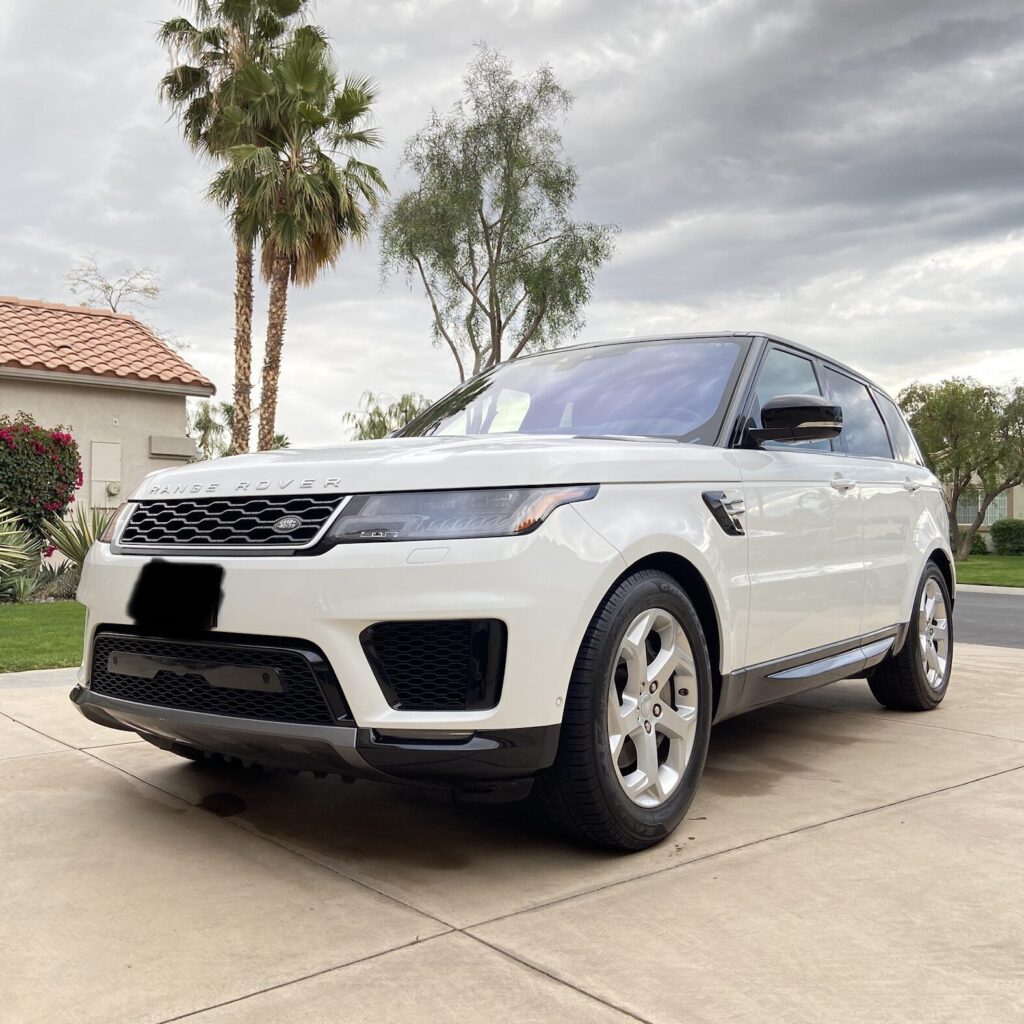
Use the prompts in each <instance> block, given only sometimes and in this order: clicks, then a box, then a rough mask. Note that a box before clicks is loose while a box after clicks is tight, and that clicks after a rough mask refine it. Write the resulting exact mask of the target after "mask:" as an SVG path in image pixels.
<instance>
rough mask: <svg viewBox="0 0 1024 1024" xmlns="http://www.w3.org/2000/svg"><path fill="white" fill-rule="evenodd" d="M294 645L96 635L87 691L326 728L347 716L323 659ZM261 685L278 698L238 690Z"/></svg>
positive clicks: (339, 693)
mask: <svg viewBox="0 0 1024 1024" xmlns="http://www.w3.org/2000/svg"><path fill="white" fill-rule="evenodd" d="M286 642H287V641H286ZM295 643H296V644H297V646H295V647H279V646H276V645H271V644H270V643H266V644H261V643H254V642H253V641H252V639H251V638H249V639H248V641H247V642H239V640H237V639H234V640H221V639H219V638H218V639H217V640H209V641H207V640H202V641H191V640H190V641H184V640H182V641H179V640H166V639H158V638H154V637H145V636H136V635H133V634H127V633H120V632H100V633H98V634H97V635H96V641H95V644H94V645H93V654H92V663H91V672H90V688H91V689H92V690H93V692H95V693H101V694H104V695H105V696H107V697H116V698H117V699H118V700H129V701H133V702H135V703H137V704H153V705H156V706H157V707H165V708H177V709H178V710H181V711H201V712H203V713H204V714H208V715H230V716H232V717H235V718H260V719H264V720H266V721H270V722H302V723H306V724H310V725H333V724H335V723H336V722H337V721H338V720H339V719H342V718H347V717H349V716H348V710H347V707H346V705H345V702H344V698H343V697H342V695H341V689H340V688H339V686H338V683H337V680H336V679H335V677H334V674H333V672H332V671H331V669H330V666H329V665H328V663H327V661H326V659H325V658H324V657H323V655H322V654H320V652H319V651H318V650H317V649H316V648H314V647H306V646H299V645H298V642H295ZM232 670H235V671H234V673H233V671H232ZM238 670H241V672H239V671H238ZM245 670H248V671H247V672H246V671H245ZM239 674H241V676H242V678H241V679H239V678H238V676H239ZM211 679H212V680H213V682H211ZM261 680H269V681H270V682H271V683H272V684H273V685H274V686H275V687H276V688H277V689H278V690H279V691H280V692H267V691H266V690H261V689H247V688H245V687H247V686H253V685H255V686H260V685H265V684H264V683H263V682H261Z"/></svg>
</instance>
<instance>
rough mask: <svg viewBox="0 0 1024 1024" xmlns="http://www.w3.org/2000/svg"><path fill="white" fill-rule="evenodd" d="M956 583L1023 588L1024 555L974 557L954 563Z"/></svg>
mask: <svg viewBox="0 0 1024 1024" xmlns="http://www.w3.org/2000/svg"><path fill="white" fill-rule="evenodd" d="M956 581H957V583H979V584H981V585H982V586H985V587H1024V555H975V556H974V557H973V558H968V559H967V561H966V562H957V563H956Z"/></svg>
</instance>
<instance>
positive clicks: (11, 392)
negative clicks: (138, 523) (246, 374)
mask: <svg viewBox="0 0 1024 1024" xmlns="http://www.w3.org/2000/svg"><path fill="white" fill-rule="evenodd" d="M20 409H23V410H24V411H25V412H27V413H30V414H31V415H32V416H34V417H35V419H36V421H37V422H38V423H39V424H40V425H42V426H45V427H52V426H56V425H57V424H63V425H64V426H65V427H67V428H68V429H69V430H70V431H71V433H72V434H73V435H74V438H75V440H76V441H77V442H78V447H79V449H80V451H81V453H82V474H83V476H84V478H85V483H84V485H83V487H82V489H81V491H79V492H78V494H77V495H76V499H77V501H79V502H82V503H83V504H84V505H85V506H86V507H87V508H88V507H92V506H93V505H94V504H95V505H98V506H100V507H106V508H114V507H116V506H117V505H119V504H120V503H121V501H123V500H124V497H125V496H127V495H128V494H130V493H131V491H132V490H133V489H134V488H135V486H136V485H137V484H138V483H139V481H140V480H141V479H142V478H143V477H144V476H145V475H146V474H147V473H150V472H152V471H153V470H155V469H167V468H169V467H172V466H177V465H181V462H182V460H181V459H180V458H154V457H152V456H151V455H150V453H149V451H150V437H151V436H152V435H156V436H165V437H181V438H183V437H185V435H186V422H187V420H186V413H185V396H184V395H173V394H172V395H168V394H161V393H159V392H150V391H134V390H131V389H129V388H123V387H95V386H90V385H81V384H71V383H63V382H54V383H49V382H47V383H44V382H42V381H29V380H18V379H16V378H12V377H3V376H0V412H5V413H9V414H12V415H13V414H14V413H16V412H17V411H18V410H20ZM93 442H105V443H106V444H107V445H111V444H114V445H120V452H119V453H118V452H117V451H116V449H115V448H112V447H102V446H101V447H99V448H97V449H96V451H97V453H98V461H100V462H102V461H103V459H104V458H105V459H106V461H107V462H108V463H113V464H114V466H115V467H117V468H119V471H120V474H121V480H120V482H121V494H120V495H118V496H110V495H106V494H105V490H106V488H105V486H102V485H101V484H99V483H97V484H95V485H94V483H93V480H94V472H93V471H94V466H93V451H94V449H93ZM95 468H97V469H98V470H101V471H102V466H97V467H95ZM107 472H109V471H107Z"/></svg>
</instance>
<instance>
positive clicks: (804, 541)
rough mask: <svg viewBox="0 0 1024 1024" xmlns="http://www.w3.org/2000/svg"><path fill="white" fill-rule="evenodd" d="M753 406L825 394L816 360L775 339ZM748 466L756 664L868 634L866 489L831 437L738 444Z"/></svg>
mask: <svg viewBox="0 0 1024 1024" xmlns="http://www.w3.org/2000/svg"><path fill="white" fill-rule="evenodd" d="M754 390H755V398H756V401H755V406H754V407H753V408H752V409H751V410H750V415H751V417H752V418H753V419H754V421H755V423H756V424H757V425H760V410H761V406H762V405H763V404H764V403H765V402H766V401H768V399H770V398H774V397H776V396H778V395H802V394H815V395H819V394H822V393H823V392H822V388H821V384H820V382H819V379H818V373H817V371H816V368H815V365H814V363H813V362H812V361H811V360H810V359H808V358H806V357H805V356H803V355H798V354H797V353H795V352H791V351H789V350H788V349H784V348H780V347H776V346H774V345H773V346H771V347H769V349H768V350H767V352H766V353H765V356H764V358H763V359H762V362H761V366H760V367H759V369H758V376H757V380H756V383H755V386H754ZM734 455H735V456H736V458H737V461H738V463H739V466H740V471H741V472H742V474H743V481H744V496H745V503H746V514H745V516H744V521H745V524H746V532H747V538H748V575H749V578H750V619H749V623H750V624H749V631H748V640H747V662H748V664H761V663H763V662H766V661H774V660H776V659H780V658H787V657H791V656H793V655H797V654H802V653H803V652H805V651H811V650H814V649H815V648H819V647H824V646H826V645H828V644H833V643H838V642H840V641H844V640H849V639H851V638H854V637H856V636H859V635H860V633H861V632H862V630H861V618H862V605H863V595H864V556H863V528H862V511H861V493H860V489H859V488H858V486H857V483H856V481H855V480H853V479H851V478H850V477H849V475H848V474H847V472H846V464H847V459H845V458H844V457H841V456H837V455H836V454H835V453H834V452H833V450H832V444H831V443H830V442H828V441H814V442H807V443H800V444H772V443H769V444H766V445H764V447H763V449H738V450H736V451H735V452H734Z"/></svg>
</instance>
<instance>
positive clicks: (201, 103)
mask: <svg viewBox="0 0 1024 1024" xmlns="http://www.w3.org/2000/svg"><path fill="white" fill-rule="evenodd" d="M190 2H191V8H192V16H193V17H192V20H189V19H188V18H171V19H170V20H168V21H165V22H164V23H163V24H162V25H161V26H160V30H159V32H158V33H157V38H158V39H159V41H160V42H161V43H163V44H164V45H165V46H166V47H167V49H168V52H169V53H170V55H171V58H172V60H177V59H178V57H179V56H180V57H184V58H185V63H181V64H176V65H175V66H174V67H172V68H171V70H170V71H168V72H167V74H166V75H164V77H163V78H162V79H161V81H160V95H161V96H162V98H163V99H165V100H166V101H167V102H169V103H170V104H171V106H172V107H173V108H174V109H175V110H176V111H177V113H178V116H179V120H180V122H181V128H182V132H183V134H184V136H185V139H186V141H187V142H188V143H189V145H190V146H191V147H192V148H193V149H194V150H195V151H196V152H198V153H201V154H203V155H205V156H207V157H209V158H211V159H214V160H220V161H223V160H225V159H226V157H225V150H226V148H227V147H228V146H229V145H234V144H237V143H238V142H239V141H241V137H240V134H239V133H240V130H241V126H242V122H243V118H242V117H241V111H240V109H239V106H238V105H239V103H240V102H241V101H242V100H243V96H242V95H241V93H240V92H239V90H237V89H236V88H235V85H236V79H237V76H238V74H239V72H240V71H241V70H242V69H243V68H244V67H245V66H246V65H248V64H250V63H255V64H256V65H257V66H266V65H267V64H268V62H269V61H270V59H271V56H272V54H273V53H274V51H275V49H277V48H279V47H280V46H281V45H282V44H283V41H284V39H285V36H286V33H287V31H288V28H289V25H290V24H291V23H292V22H293V21H294V20H295V19H296V18H297V17H298V16H300V15H301V13H302V11H303V8H304V7H305V6H306V4H307V2H308V0H190ZM231 206H232V214H233V215H232V228H233V233H234V240H235V386H234V403H233V405H234V415H233V419H232V422H231V448H230V451H231V454H237V453H239V452H246V451H248V450H249V431H250V421H251V419H252V407H251V395H252V305H253V292H252V274H253V249H254V246H255V243H256V233H255V232H254V231H253V230H251V225H248V224H247V223H245V224H243V223H242V222H241V221H240V220H239V218H238V217H237V210H236V209H235V207H237V203H233V204H231Z"/></svg>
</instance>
